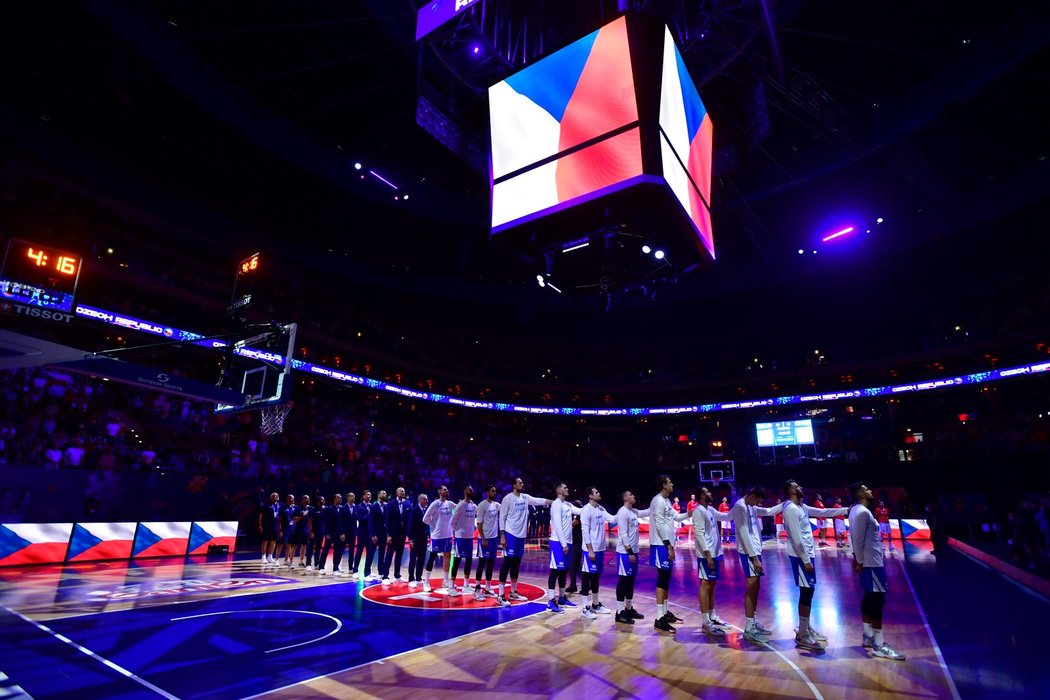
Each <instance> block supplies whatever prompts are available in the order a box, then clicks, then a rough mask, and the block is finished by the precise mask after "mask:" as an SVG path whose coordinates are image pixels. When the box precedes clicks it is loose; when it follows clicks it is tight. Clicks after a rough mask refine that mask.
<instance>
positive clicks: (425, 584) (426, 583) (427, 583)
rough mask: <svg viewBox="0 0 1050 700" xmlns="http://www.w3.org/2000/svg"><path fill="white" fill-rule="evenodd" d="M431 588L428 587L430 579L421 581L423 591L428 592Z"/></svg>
mask: <svg viewBox="0 0 1050 700" xmlns="http://www.w3.org/2000/svg"><path fill="white" fill-rule="evenodd" d="M432 590H433V589H432V588H431V587H430V581H424V582H423V592H424V593H430V592H431V591H432Z"/></svg>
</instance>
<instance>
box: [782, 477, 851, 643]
mask: <svg viewBox="0 0 1050 700" xmlns="http://www.w3.org/2000/svg"><path fill="white" fill-rule="evenodd" d="M783 492H784V497H785V499H787V500H786V502H785V504H784V512H783V514H784V527H785V529H786V530H787V545H788V561H789V562H791V578H792V580H794V582H795V585H796V586H798V631H797V632H796V633H795V646H796V647H798V648H800V649H808V650H810V651H816V652H821V651H823V650H824V648H825V646H826V645H827V641H828V638H827V637H825V636H824V635H822V634H821V633H820V632H818V631H817V630H816V629H814V628H813V627H812V626H811V625H810V624H809V613H810V609H811V607H812V605H813V592H814V591H815V590H816V587H817V569H816V559H815V557H816V556H817V546H816V544H815V543H814V542H813V528H812V527H810V523H809V519H810V518H833V517H835V516H838V515H845V514H846V509H845V508H812V507H810V506H807V505H805V504H804V503H803V502H802V499H803V497H804V496H805V493H804V492H803V491H802V487H801V486H799V485H798V483H797V482H796V481H795V480H794V479H788V480H787V481H785V482H784V486H783Z"/></svg>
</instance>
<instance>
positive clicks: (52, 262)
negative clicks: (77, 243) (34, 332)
mask: <svg viewBox="0 0 1050 700" xmlns="http://www.w3.org/2000/svg"><path fill="white" fill-rule="evenodd" d="M82 263H83V259H82V258H81V257H80V256H79V255H75V254H73V253H67V252H65V251H61V250H57V249H55V248H52V247H50V246H43V245H40V244H38V243H30V242H28V241H22V240H18V239H17V238H13V239H11V240H10V241H9V242H8V244H7V252H6V254H5V255H4V264H3V268H0V297H3V299H5V300H7V301H11V302H15V303H19V304H27V305H29V306H40V307H43V308H48V309H56V310H59V311H66V312H69V311H72V310H73V298H74V296H75V295H76V291H77V281H78V280H79V279H80V267H81V264H82Z"/></svg>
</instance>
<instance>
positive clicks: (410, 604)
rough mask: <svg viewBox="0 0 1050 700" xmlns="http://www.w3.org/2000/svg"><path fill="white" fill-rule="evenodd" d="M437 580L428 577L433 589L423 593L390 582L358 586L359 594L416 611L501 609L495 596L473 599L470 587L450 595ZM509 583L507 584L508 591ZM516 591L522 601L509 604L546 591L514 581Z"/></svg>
mask: <svg viewBox="0 0 1050 700" xmlns="http://www.w3.org/2000/svg"><path fill="white" fill-rule="evenodd" d="M441 583H442V581H441V579H440V578H434V579H431V580H430V585H431V586H432V587H433V590H432V591H431V592H430V593H424V592H423V588H422V587H419V586H417V587H416V588H409V586H408V584H407V583H404V582H401V583H393V584H391V585H389V586H384V585H382V584H379V583H376V584H373V585H371V586H367V587H366V588H362V589H361V597H362V598H364V599H365V600H370V601H372V602H373V603H379V604H380V605H391V606H394V607H398V608H415V609H417V610H484V609H494V610H501V609H502V607H501V606H500V604H499V603H497V602H496V598H495V597H490V596H486V597H485V600H474V591H473V589H470V590H468V591H467V592H466V593H462V594H460V595H458V596H450V595H449V594H448V592H447V591H446V590H445V589H444V588H440V586H441ZM509 589H510V586H509V585H508V586H507V589H506V590H507V591H508V594H509ZM518 594H519V595H523V596H525V598H526V599H525V600H517V601H510V604H511V605H512V606H514V605H524V604H525V603H531V602H534V601H537V600H543V599H544V597H545V596H546V592H545V591H544V590H543V589H542V588H540V587H539V586H533V585H532V584H529V583H522V582H520V581H519V582H518Z"/></svg>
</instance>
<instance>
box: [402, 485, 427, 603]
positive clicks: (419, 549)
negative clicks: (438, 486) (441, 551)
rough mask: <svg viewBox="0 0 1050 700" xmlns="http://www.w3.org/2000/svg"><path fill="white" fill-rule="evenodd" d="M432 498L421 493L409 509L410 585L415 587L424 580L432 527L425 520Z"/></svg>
mask: <svg viewBox="0 0 1050 700" xmlns="http://www.w3.org/2000/svg"><path fill="white" fill-rule="evenodd" d="M429 505H430V500H429V499H428V498H427V495H426V494H425V493H421V494H419V498H418V499H417V501H416V505H414V506H412V507H411V508H409V509H408V526H407V527H408V546H409V547H410V548H411V550H410V551H409V554H408V587H409V588H415V587H416V586H417V585H419V583H420V582H421V581H422V580H423V566H424V565H425V564H426V563H427V537H428V536H429V535H430V527H429V526H427V524H426V523H425V522H423V516H424V515H426V512H427V506H429Z"/></svg>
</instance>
